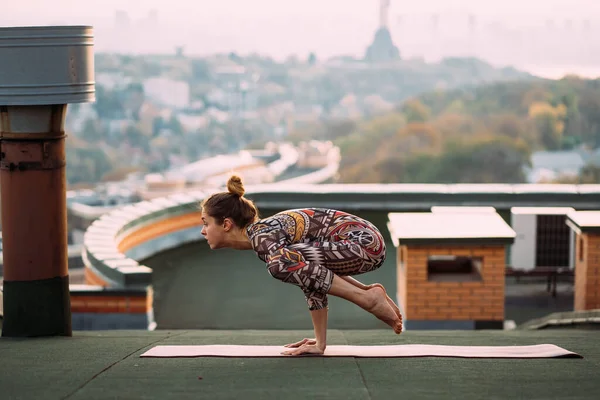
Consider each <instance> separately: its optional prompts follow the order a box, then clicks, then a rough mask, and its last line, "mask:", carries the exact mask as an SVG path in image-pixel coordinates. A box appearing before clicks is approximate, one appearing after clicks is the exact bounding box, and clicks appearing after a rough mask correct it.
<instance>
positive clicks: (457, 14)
mask: <svg viewBox="0 0 600 400" xmlns="http://www.w3.org/2000/svg"><path fill="white" fill-rule="evenodd" d="M379 2H380V0H355V1H354V2H353V3H352V5H348V4H347V2H343V1H341V0H328V1H327V2H326V3H322V2H318V1H316V0H306V1H304V2H303V3H302V4H303V6H302V7H297V6H296V7H291V6H290V4H293V3H291V2H281V1H274V0H256V1H254V2H252V4H251V5H250V4H249V3H246V2H242V1H240V0H225V1H221V2H215V3H213V2H209V1H200V2H197V3H195V4H194V5H193V6H187V5H186V4H187V3H186V2H185V1H183V0H172V1H170V2H169V6H168V7H167V6H165V3H164V2H159V1H157V0H148V1H144V2H143V3H142V2H135V1H134V2H130V3H120V2H117V1H115V0H107V1H103V2H99V1H98V2H86V3H85V4H81V3H80V2H74V1H70V0H56V1H55V3H54V4H55V5H56V7H53V8H52V9H50V10H47V11H46V10H44V11H43V12H39V13H32V12H31V10H32V9H40V10H42V9H43V8H41V5H42V4H43V2H42V1H40V0H23V1H21V2H19V3H17V4H15V7H12V8H13V9H12V10H11V14H10V15H8V14H4V15H2V16H0V24H1V25H2V26H11V25H12V26H14V25H55V24H78V25H79V24H85V25H92V26H94V28H95V43H96V51H98V52H130V53H133V54H143V53H174V51H175V48H176V47H177V46H182V47H183V48H184V50H185V53H186V54H188V55H200V56H205V55H209V54H214V53H228V52H232V51H233V52H237V53H239V54H242V55H243V54H250V53H258V54H261V55H266V56H271V57H273V58H275V59H277V60H283V59H285V58H287V57H289V56H291V55H296V56H297V57H299V58H304V57H306V56H307V55H308V54H309V53H311V52H314V53H316V54H317V56H318V57H319V58H329V57H332V56H339V55H352V56H355V57H361V56H362V55H363V54H364V50H365V48H366V47H367V46H368V45H369V44H370V43H371V41H372V39H373V34H374V32H375V30H376V29H377V26H378V25H379V19H380V18H381V16H380V15H379ZM389 7H390V10H389V16H388V26H389V29H390V33H391V35H392V38H393V40H394V42H395V43H396V45H397V46H398V47H399V49H400V53H401V57H402V58H423V59H425V60H426V61H428V62H435V61H438V60H439V59H441V58H444V57H449V56H458V57H461V56H475V57H478V58H482V59H483V60H485V61H487V62H490V63H491V64H493V65H496V66H501V65H511V66H515V67H517V68H522V69H525V70H532V69H538V70H542V69H546V70H550V69H556V70H557V73H558V75H561V74H563V73H566V72H569V71H570V72H578V73H581V74H582V75H591V76H594V75H600V57H598V56H596V55H595V54H596V53H598V52H597V50H598V49H600V39H595V40H594V39H593V38H594V36H596V37H600V35H593V34H592V33H593V32H596V33H600V2H592V1H590V0H587V1H586V0H571V1H566V0H547V1H544V2H543V3H542V2H526V3H525V2H518V1H516V0H505V1H502V2H496V3H494V7H493V8H491V7H490V6H489V5H487V6H484V5H483V4H481V2H477V1H474V0H457V1H453V2H452V5H450V4H448V3H446V2H442V1H440V0H423V1H422V2H419V3H418V4H411V3H407V2H401V1H398V0H391V1H390V6H389ZM119 12H120V14H119ZM117 15H120V17H119V18H120V19H121V21H122V23H121V25H122V26H121V27H120V28H118V27H117V22H116V21H117V19H118V18H117ZM149 16H150V18H149ZM127 21H129V28H127V27H126V25H127V24H126V22H127ZM596 21H597V22H596ZM124 26H125V27H124ZM436 28H437V29H436ZM552 35H554V36H555V37H551V36H552ZM536 52H537V53H539V54H537V55H535V54H533V53H536ZM561 69H562V70H564V71H563V72H561ZM534 73H535V72H534Z"/></svg>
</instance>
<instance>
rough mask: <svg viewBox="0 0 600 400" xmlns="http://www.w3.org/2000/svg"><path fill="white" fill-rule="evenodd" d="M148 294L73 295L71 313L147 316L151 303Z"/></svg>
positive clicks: (92, 293)
mask: <svg viewBox="0 0 600 400" xmlns="http://www.w3.org/2000/svg"><path fill="white" fill-rule="evenodd" d="M148 297H149V296H148V295H147V294H137V293H136V294H131V295H127V294H121V295H99V294H97V293H94V292H91V293H89V294H86V293H80V294H71V312H73V313H131V314H145V313H146V312H148V310H149V309H148V304H150V305H151V304H152V303H151V300H150V301H149V299H148Z"/></svg>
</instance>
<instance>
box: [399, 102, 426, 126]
mask: <svg viewBox="0 0 600 400" xmlns="http://www.w3.org/2000/svg"><path fill="white" fill-rule="evenodd" d="M401 111H402V113H403V114H404V115H405V116H406V122H408V123H412V122H426V121H428V120H429V118H430V117H431V110H430V109H429V107H427V106H426V105H425V104H423V103H421V101H419V100H417V99H412V100H408V101H407V102H405V103H404V105H403V106H402V108H401Z"/></svg>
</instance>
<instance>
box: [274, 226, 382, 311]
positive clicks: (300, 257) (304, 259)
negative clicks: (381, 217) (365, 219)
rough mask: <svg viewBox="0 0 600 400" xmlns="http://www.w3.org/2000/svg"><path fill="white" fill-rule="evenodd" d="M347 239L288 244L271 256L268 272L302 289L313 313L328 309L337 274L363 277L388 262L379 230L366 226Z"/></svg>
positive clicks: (345, 235)
mask: <svg viewBox="0 0 600 400" xmlns="http://www.w3.org/2000/svg"><path fill="white" fill-rule="evenodd" d="M343 236H344V237H346V238H351V239H341V238H340V239H341V240H336V241H331V242H317V241H315V242H309V243H297V244H291V245H288V246H286V247H284V248H282V249H280V250H278V251H277V252H275V254H273V255H271V257H270V259H269V261H268V263H267V268H268V271H269V273H270V274H271V276H272V277H273V278H275V279H278V280H280V281H282V282H285V283H291V284H293V285H296V286H299V287H300V288H301V289H302V291H303V292H304V296H305V297H306V301H307V303H308V308H309V310H319V309H322V308H325V307H327V305H328V300H327V293H328V292H329V289H330V288H331V284H332V282H333V276H334V274H336V275H360V274H363V273H365V272H370V271H374V270H376V269H378V268H379V267H380V266H381V265H382V264H383V262H384V261H385V242H384V241H383V238H382V237H381V235H380V234H379V233H378V232H377V231H372V230H370V229H369V230H367V229H365V228H364V227H362V229H359V230H356V231H350V232H346V234H344V235H343ZM336 239H337V238H336Z"/></svg>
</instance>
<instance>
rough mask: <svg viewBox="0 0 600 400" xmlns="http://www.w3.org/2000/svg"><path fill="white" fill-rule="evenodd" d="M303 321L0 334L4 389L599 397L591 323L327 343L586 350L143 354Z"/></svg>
mask: <svg viewBox="0 0 600 400" xmlns="http://www.w3.org/2000/svg"><path fill="white" fill-rule="evenodd" d="M308 335H310V332H309V331H154V332H146V331H102V332H75V333H74V336H73V337H72V338H65V337H56V338H32V339H12V338H2V339H0V398H2V399H36V400H38V399H84V400H91V399H117V398H118V399H168V398H174V399H188V398H189V399H245V400H249V399H384V400H391V399H440V398H452V399H478V400H479V399H516V398H523V399H528V400H534V399H544V400H546V399H556V398H560V399H594V398H597V397H596V396H597V394H598V389H599V388H600V383H599V381H598V380H599V379H600V346H599V343H598V335H597V332H595V331H578V330H569V331H564V330H557V331H554V330H543V331H435V332H432V331H428V332H419V331H410V332H405V333H404V334H402V335H400V336H396V335H394V334H393V333H392V332H391V331H389V330H385V331H382V330H370V331H352V330H343V331H340V330H333V331H330V332H329V341H328V343H329V344H331V345H334V344H350V345H378V344H411V343H423V344H446V345H486V346H490V345H491V346H502V345H532V344H538V343H553V344H556V345H558V346H561V347H564V348H566V349H567V350H570V351H574V352H576V353H578V354H580V355H582V356H583V357H584V358H583V359H567V358H564V359H560V358H556V359H460V358H431V357H424V358H387V359H355V358H322V357H319V358H311V357H304V358H269V359H256V358H255V359H252V358H243V359H242V358H237V359H233V358H179V359H174V358H172V359H159V358H140V357H139V356H140V354H142V353H144V352H145V351H146V350H148V349H150V348H152V347H153V346H156V345H202V344H249V345H251V344H255V345H256V344H261V345H282V344H285V343H288V342H292V341H296V340H298V339H301V338H304V337H306V336H308Z"/></svg>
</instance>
